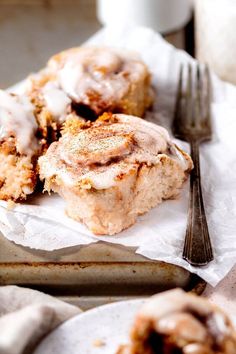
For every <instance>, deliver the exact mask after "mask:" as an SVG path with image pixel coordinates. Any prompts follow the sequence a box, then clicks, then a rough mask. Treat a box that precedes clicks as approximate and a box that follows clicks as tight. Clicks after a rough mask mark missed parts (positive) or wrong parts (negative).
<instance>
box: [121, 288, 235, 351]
mask: <svg viewBox="0 0 236 354" xmlns="http://www.w3.org/2000/svg"><path fill="white" fill-rule="evenodd" d="M155 353H156V354H177V353H178V354H235V353H236V332H235V329H234V328H233V326H232V323H231V322H230V320H229V318H228V317H227V316H226V315H225V314H224V312H223V311H222V310H220V309H219V308H218V307H216V306H214V305H213V304H211V303H210V302H209V301H208V300H207V299H205V298H200V297H197V296H195V295H192V294H187V293H185V292H184V291H183V290H180V289H176V290H171V291H167V292H165V293H161V294H158V295H155V296H153V297H152V298H151V299H150V300H148V301H147V302H146V303H145V304H144V305H143V307H142V308H141V309H140V311H139V313H138V314H137V316H136V319H135V322H134V325H133V328H132V330H131V335H130V344H129V345H124V346H121V347H120V349H119V350H118V352H117V354H155Z"/></svg>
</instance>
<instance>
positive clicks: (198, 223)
mask: <svg viewBox="0 0 236 354" xmlns="http://www.w3.org/2000/svg"><path fill="white" fill-rule="evenodd" d="M190 144H191V156H192V160H193V163H194V169H193V170H192V171H191V174H190V202H189V211H188V225H187V230H186V236H185V243H184V250H183V258H184V259H185V260H186V261H187V262H188V263H190V264H192V265H194V266H203V265H206V264H208V263H209V262H210V261H211V260H213V251H212V246H211V241H210V237H209V232H208V226H207V220H206V215H205V210H204V204H203V198H202V189H201V175H200V159H199V143H198V142H197V141H191V143H190Z"/></svg>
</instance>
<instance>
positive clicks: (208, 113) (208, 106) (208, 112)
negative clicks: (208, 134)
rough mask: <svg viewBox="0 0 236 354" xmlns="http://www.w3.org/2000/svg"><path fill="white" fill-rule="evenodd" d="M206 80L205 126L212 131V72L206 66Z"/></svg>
mask: <svg viewBox="0 0 236 354" xmlns="http://www.w3.org/2000/svg"><path fill="white" fill-rule="evenodd" d="M204 72H205V75H204V76H205V80H206V95H205V106H206V112H205V117H204V124H205V126H207V127H208V129H209V130H210V131H211V83H210V71H209V67H208V65H206V66H205V70H204Z"/></svg>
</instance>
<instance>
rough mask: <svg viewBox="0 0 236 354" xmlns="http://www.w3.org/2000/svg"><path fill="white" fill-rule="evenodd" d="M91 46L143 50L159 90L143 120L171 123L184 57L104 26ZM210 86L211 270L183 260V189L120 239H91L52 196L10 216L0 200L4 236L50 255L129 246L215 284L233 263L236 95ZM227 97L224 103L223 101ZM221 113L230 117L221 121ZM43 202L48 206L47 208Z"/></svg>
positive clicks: (155, 41)
mask: <svg viewBox="0 0 236 354" xmlns="http://www.w3.org/2000/svg"><path fill="white" fill-rule="evenodd" d="M90 43H93V44H97V43H105V44H109V45H114V44H115V45H116V46H120V47H126V48H129V49H133V50H136V51H139V52H140V55H141V56H142V58H143V59H144V60H145V61H146V62H147V64H148V66H149V67H150V68H151V70H152V72H153V74H154V75H153V83H154V85H155V86H156V87H157V90H158V96H157V97H158V101H157V105H156V106H155V107H154V111H153V112H149V113H148V114H147V118H148V119H151V120H154V121H155V122H158V123H162V124H163V125H166V126H169V125H170V117H172V113H173V106H174V100H175V88H176V85H175V82H176V78H177V74H178V67H179V64H180V62H182V61H188V60H190V59H189V57H188V56H187V55H186V54H185V53H184V52H180V51H177V50H176V49H174V47H172V46H170V45H168V44H167V43H166V42H165V41H164V40H162V39H161V37H160V36H159V35H158V34H155V33H154V32H152V31H151V30H148V29H145V28H136V29H120V30H119V31H118V32H113V31H112V30H111V29H106V30H104V31H102V32H101V33H100V34H98V35H97V36H95V37H94V38H93V39H92V40H91V41H90ZM214 88H215V89H217V90H216V91H217V92H216V93H217V95H216V97H215V103H214V104H213V106H212V110H213V115H214V124H215V136H214V141H213V143H211V144H205V145H204V146H203V147H202V149H201V152H202V156H201V157H202V171H203V173H202V175H203V181H204V183H203V192H204V199H205V204H206V209H207V214H208V221H209V229H210V232H211V236H212V239H213V246H214V251H215V256H216V258H215V261H214V262H212V263H211V264H210V265H209V266H207V267H203V268H194V267H191V266H190V265H188V264H187V263H186V262H185V261H183V260H182V258H181V253H182V247H183V237H184V231H185V227H186V215H187V213H186V212H187V202H188V188H187V186H185V188H184V189H183V192H182V195H181V198H180V199H179V200H177V201H167V202H165V203H163V204H162V205H161V206H159V207H158V208H155V209H153V210H152V211H151V212H150V213H148V214H146V215H144V216H142V217H141V218H140V219H139V222H138V223H137V224H136V225H134V226H133V227H132V228H130V229H128V230H127V231H125V232H123V233H121V234H119V235H117V236H112V237H110V236H109V237H102V238H101V237H99V238H98V237H96V236H94V235H92V234H90V233H89V232H88V230H87V229H86V228H85V227H84V226H82V225H80V224H78V223H76V222H74V221H73V220H70V219H68V218H66V217H65V216H64V213H63V201H62V200H61V199H59V198H58V197H57V196H55V197H53V198H50V201H49V198H47V200H46V198H45V197H44V198H43V199H42V198H41V197H40V198H41V200H43V203H45V204H46V206H45V204H44V205H43V206H42V204H41V206H39V205H37V204H36V202H35V200H34V202H33V203H34V205H31V206H29V205H22V206H17V207H16V208H15V209H14V211H6V209H4V207H5V206H6V205H5V204H4V202H2V203H1V205H2V208H0V212H1V213H0V218H1V221H2V223H1V224H0V227H1V230H2V232H3V233H4V234H5V236H6V237H8V239H10V240H13V241H14V242H16V243H19V244H22V245H24V246H28V247H32V248H39V249H48V250H52V249H56V248H63V247H70V246H73V245H85V244H89V243H93V242H97V241H98V240H99V239H100V240H101V239H102V240H103V241H105V242H109V243H116V244H122V245H125V246H129V247H131V246H132V247H135V248H136V252H137V253H139V254H142V255H144V256H145V257H148V258H150V259H154V260H162V261H165V262H169V263H173V264H177V265H180V266H182V267H185V268H186V269H188V270H190V271H192V272H194V273H196V274H198V275H200V276H201V277H203V278H204V279H206V280H207V281H208V282H210V283H211V284H212V285H216V284H217V282H219V281H220V280H221V279H222V278H223V277H224V276H225V275H226V274H227V272H228V271H229V270H230V268H231V267H232V266H233V264H234V263H235V256H236V245H235V237H234V231H233V230H234V229H235V227H236V225H235V222H236V221H235V220H236V218H235V210H236V200H235V199H234V198H233V197H232V195H234V194H233V192H234V191H235V184H233V181H234V175H235V166H236V163H235V157H234V156H235V154H234V151H235V148H234V134H235V131H236V129H235V128H236V121H235V107H234V106H232V105H230V97H231V102H233V99H232V98H233V97H236V93H235V89H234V88H233V87H230V85H224V84H223V83H221V82H220V81H218V80H217V79H215V78H214ZM225 98H227V104H226V103H225V104H224V103H222V100H224V99H225ZM222 109H224V110H222ZM225 110H227V112H228V115H227V116H226V117H225V116H224V112H225ZM223 116H224V117H223ZM185 147H186V146H185ZM209 164H210V165H211V169H210V170H209ZM228 166H230V168H228ZM226 169H227V174H225V170H226ZM215 176H217V177H218V178H217V179H216V178H215ZM48 202H49V203H51V205H50V206H49V205H48V204H47V203H48ZM55 206H56V207H55ZM39 216H40V217H39ZM42 217H43V218H42ZM226 220H227V222H226ZM78 231H79V233H78Z"/></svg>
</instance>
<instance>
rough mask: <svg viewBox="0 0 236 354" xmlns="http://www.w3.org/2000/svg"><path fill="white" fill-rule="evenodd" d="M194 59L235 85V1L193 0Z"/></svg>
mask: <svg viewBox="0 0 236 354" xmlns="http://www.w3.org/2000/svg"><path fill="white" fill-rule="evenodd" d="M195 21H196V22H195V23H196V53H197V58H198V59H199V60H200V61H202V62H204V63H207V64H209V66H210V67H211V68H212V69H213V70H214V71H215V72H216V74H217V75H218V76H219V77H220V78H221V79H223V80H226V81H229V82H231V83H233V84H235V85H236V0H195Z"/></svg>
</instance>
